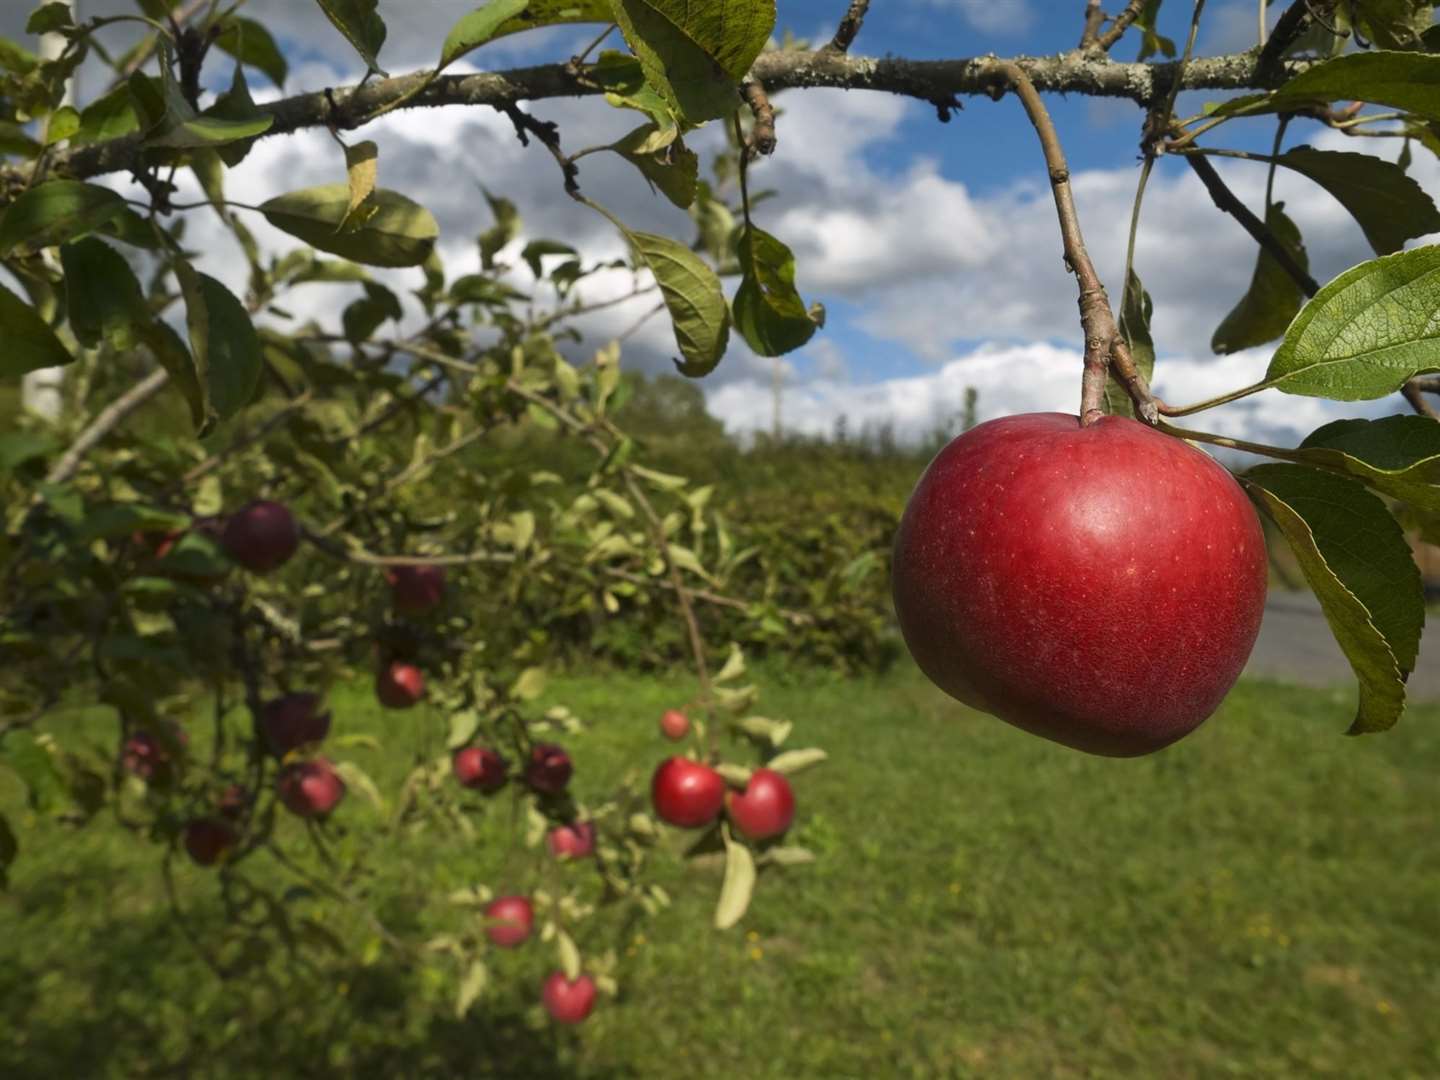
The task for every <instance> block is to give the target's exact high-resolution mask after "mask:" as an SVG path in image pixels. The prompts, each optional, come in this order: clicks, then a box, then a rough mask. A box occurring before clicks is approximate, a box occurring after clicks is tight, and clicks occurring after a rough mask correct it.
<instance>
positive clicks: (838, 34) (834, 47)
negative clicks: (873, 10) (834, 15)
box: [822, 0, 870, 54]
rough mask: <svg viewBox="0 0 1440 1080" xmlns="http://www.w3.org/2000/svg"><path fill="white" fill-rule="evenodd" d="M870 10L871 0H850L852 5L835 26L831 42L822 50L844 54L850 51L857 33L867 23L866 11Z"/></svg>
mask: <svg viewBox="0 0 1440 1080" xmlns="http://www.w3.org/2000/svg"><path fill="white" fill-rule="evenodd" d="M869 10H870V0H850V7H849V9H848V10H847V11H846V12H845V17H844V18H843V19H841V20H840V25H839V26H837V27H836V28H835V36H834V37H833V38H831V39H830V44H828V45H826V46H825V47H824V49H823V50H822V51H823V52H832V53H842V54H843V53H846V52H849V51H850V45H851V43H852V42H853V41H854V40H855V35H856V34H858V33H860V27H861V26H863V25H864V24H865V13H866V12H867V11H869Z"/></svg>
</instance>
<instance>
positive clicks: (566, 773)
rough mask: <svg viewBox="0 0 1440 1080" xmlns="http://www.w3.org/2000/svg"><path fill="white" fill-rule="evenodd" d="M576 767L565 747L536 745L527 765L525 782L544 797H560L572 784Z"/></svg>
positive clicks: (531, 749) (531, 750) (545, 744)
mask: <svg viewBox="0 0 1440 1080" xmlns="http://www.w3.org/2000/svg"><path fill="white" fill-rule="evenodd" d="M574 771H575V766H574V765H572V764H571V762H570V755H569V754H567V753H566V752H565V749H564V747H560V746H556V745H555V744H554V743H536V744H535V745H534V746H533V747H531V748H530V760H529V761H527V762H526V763H525V782H526V783H527V784H529V785H530V786H531V787H532V788H534V789H535V790H536V791H538V792H540V793H541V794H542V795H559V794H560V792H562V791H564V790H565V788H566V786H567V785H568V784H569V783H570V774H571V773H572V772H574Z"/></svg>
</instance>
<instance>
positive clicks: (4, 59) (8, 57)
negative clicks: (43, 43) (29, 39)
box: [0, 37, 40, 75]
mask: <svg viewBox="0 0 1440 1080" xmlns="http://www.w3.org/2000/svg"><path fill="white" fill-rule="evenodd" d="M39 66H40V58H39V57H38V56H36V55H35V54H34V53H33V52H31V51H30V50H29V49H27V48H25V46H23V45H19V44H16V43H15V42H13V41H11V40H10V39H9V38H3V37H0V71H9V72H11V73H13V74H15V75H29V74H30V73H31V72H32V71H34V70H35V69H36V68H37V67H39Z"/></svg>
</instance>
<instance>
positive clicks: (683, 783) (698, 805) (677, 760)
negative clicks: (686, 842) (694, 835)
mask: <svg viewBox="0 0 1440 1080" xmlns="http://www.w3.org/2000/svg"><path fill="white" fill-rule="evenodd" d="M724 799H725V781H724V780H723V779H722V778H721V776H720V774H719V773H718V772H716V771H715V770H714V769H712V768H710V766H709V765H702V764H701V763H700V762H698V761H691V760H690V759H689V758H685V757H672V758H666V759H665V760H664V761H662V762H661V763H660V767H659V768H657V769H656V770H655V775H654V777H652V778H651V780H650V801H651V802H652V803H654V805H655V813H656V814H657V815H659V817H660V819H661V820H662V821H668V822H669V823H670V824H671V825H679V826H680V827H681V828H685V829H698V828H699V827H700V826H702V825H708V824H710V822H712V821H714V820H715V818H716V817H717V816H718V815H719V813H720V807H721V805H722V804H723V802H724Z"/></svg>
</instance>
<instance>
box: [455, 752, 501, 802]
mask: <svg viewBox="0 0 1440 1080" xmlns="http://www.w3.org/2000/svg"><path fill="white" fill-rule="evenodd" d="M452 764H453V765H454V768H455V779H456V780H458V781H460V786H461V787H467V788H474V789H475V790H476V791H479V792H481V793H483V794H485V795H493V794H495V792H497V791H499V790H500V789H501V788H502V787H504V786H505V777H506V771H507V768H506V765H505V759H504V758H503V757H501V756H500V755H499V754H498V753H496V752H495V751H494V750H491V749H490V748H489V747H488V746H462V747H461V748H460V749H459V750H456V751H455V758H454V760H453V763H452Z"/></svg>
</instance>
